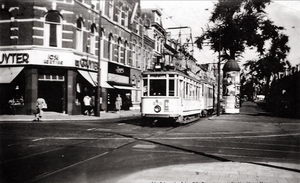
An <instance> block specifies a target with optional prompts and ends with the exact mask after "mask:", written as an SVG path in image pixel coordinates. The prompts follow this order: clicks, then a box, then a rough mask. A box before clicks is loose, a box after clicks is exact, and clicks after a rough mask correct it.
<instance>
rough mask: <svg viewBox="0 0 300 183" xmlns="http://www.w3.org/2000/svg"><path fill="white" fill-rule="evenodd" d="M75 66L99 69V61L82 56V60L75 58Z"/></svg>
mask: <svg viewBox="0 0 300 183" xmlns="http://www.w3.org/2000/svg"><path fill="white" fill-rule="evenodd" d="M75 66H76V67H79V68H86V69H91V70H95V71H97V70H98V63H97V62H95V61H92V60H88V59H85V58H81V59H80V60H75Z"/></svg>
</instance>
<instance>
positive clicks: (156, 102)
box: [153, 100, 162, 105]
mask: <svg viewBox="0 0 300 183" xmlns="http://www.w3.org/2000/svg"><path fill="white" fill-rule="evenodd" d="M153 105H162V102H160V101H158V100H156V101H155V102H153Z"/></svg>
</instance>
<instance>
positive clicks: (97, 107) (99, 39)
mask: <svg viewBox="0 0 300 183" xmlns="http://www.w3.org/2000/svg"><path fill="white" fill-rule="evenodd" d="M99 14H100V15H99V28H98V32H99V33H98V34H99V35H98V77H97V100H96V101H97V104H96V111H95V114H96V116H99V117H100V110H101V104H100V102H101V101H100V99H101V67H100V62H101V38H102V28H101V18H102V10H101V9H100V12H99Z"/></svg>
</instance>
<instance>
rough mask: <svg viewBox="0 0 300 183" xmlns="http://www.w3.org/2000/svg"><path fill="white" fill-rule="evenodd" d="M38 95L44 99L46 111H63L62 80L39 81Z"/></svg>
mask: <svg viewBox="0 0 300 183" xmlns="http://www.w3.org/2000/svg"><path fill="white" fill-rule="evenodd" d="M38 97H41V98H44V99H45V101H46V103H47V107H48V108H47V109H46V111H54V112H60V113H62V112H64V109H65V108H64V103H65V102H64V100H65V99H64V82H59V81H39V86H38Z"/></svg>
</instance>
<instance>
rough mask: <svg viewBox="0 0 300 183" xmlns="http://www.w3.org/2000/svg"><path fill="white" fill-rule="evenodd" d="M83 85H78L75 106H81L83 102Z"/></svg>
mask: <svg viewBox="0 0 300 183" xmlns="http://www.w3.org/2000/svg"><path fill="white" fill-rule="evenodd" d="M81 98H82V96H81V85H80V83H76V100H75V105H80V101H81Z"/></svg>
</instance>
